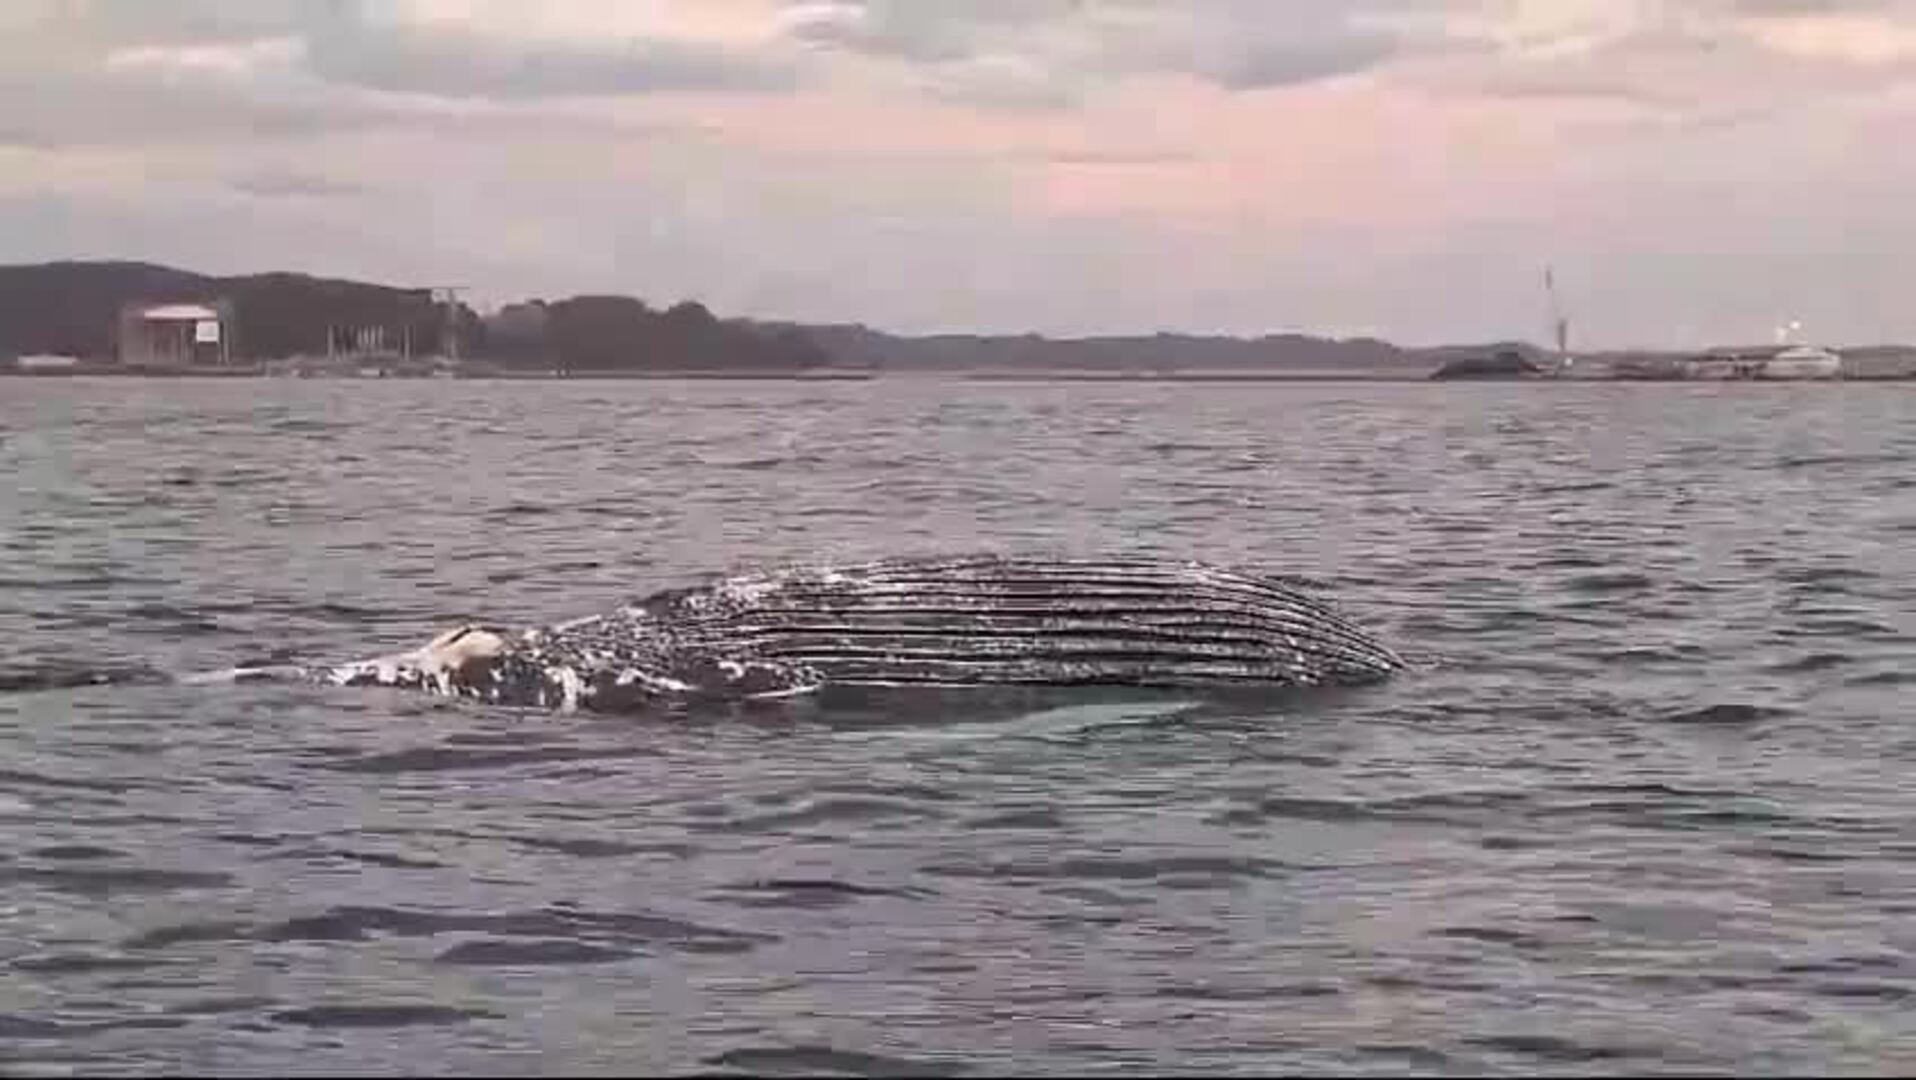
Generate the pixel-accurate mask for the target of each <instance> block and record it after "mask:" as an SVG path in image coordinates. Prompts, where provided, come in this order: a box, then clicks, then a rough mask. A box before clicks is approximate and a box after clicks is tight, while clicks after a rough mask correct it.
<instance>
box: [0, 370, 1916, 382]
mask: <svg viewBox="0 0 1916 1080" xmlns="http://www.w3.org/2000/svg"><path fill="white" fill-rule="evenodd" d="M0 376H4V377H12V378H20V379H151V380H157V381H170V380H216V381H232V380H238V379H257V380H262V381H274V382H282V381H283V382H392V381H398V382H442V381H457V382H648V381H649V382H790V383H808V382H813V383H815V382H875V381H910V380H914V379H924V380H941V381H946V382H975V383H1160V384H1161V383H1220V384H1231V383H1237V384H1246V383H1439V384H1443V385H1456V384H1459V383H1462V384H1471V383H1498V384H1508V383H1522V384H1532V385H1535V384H1551V385H1561V384H1566V383H1569V384H1576V385H1587V384H1593V383H1677V384H1683V385H1693V384H1699V383H1701V384H1721V383H1800V382H1824V383H1844V382H1867V383H1884V382H1913V381H1916V375H1912V374H1910V373H1908V372H1904V371H1895V372H1845V373H1844V374H1842V375H1841V376H1838V377H1835V378H1822V379H1787V378H1786V379H1709V378H1670V377H1667V376H1664V377H1659V376H1654V375H1651V376H1645V375H1634V374H1616V373H1605V374H1590V375H1572V376H1548V375H1546V376H1536V375H1530V376H1502V375H1489V376H1474V377H1464V378H1454V379H1433V378H1432V377H1431V372H1429V371H1380V370H1375V369H1366V370H1357V371H1322V370H1298V371H1118V372H1102V371H1082V370H1077V371H1074V370H1070V369H1053V370H1033V371H977V370H972V371H964V370H951V369H932V370H926V371H900V370H898V369H896V368H891V369H885V370H879V371H845V370H838V371H819V370H813V371H797V372H795V371H751V370H748V369H730V370H725V371H712V370H663V369H658V370H649V371H633V370H595V371H583V372H574V373H559V372H554V371H501V370H496V369H486V370H475V371H466V372H442V373H435V374H415V373H403V374H402V373H392V374H385V375H379V374H361V373H357V372H339V373H328V374H322V375H296V374H288V373H284V372H277V371H269V370H266V369H263V368H258V367H244V368H240V367H202V368H126V367H121V366H119V365H95V366H86V365H72V366H63V367H45V368H20V367H13V366H7V365H0Z"/></svg>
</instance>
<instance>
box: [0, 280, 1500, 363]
mask: <svg viewBox="0 0 1916 1080" xmlns="http://www.w3.org/2000/svg"><path fill="white" fill-rule="evenodd" d="M222 298H224V299H228V300H230V301H232V303H233V308H234V312H235V316H234V318H235V326H234V327H233V330H232V334H231V337H230V345H231V349H232V352H233V355H235V356H240V357H246V358H249V359H275V358H280V357H288V356H297V355H323V354H325V353H326V352H327V342H328V335H329V334H330V333H332V332H333V328H335V327H338V328H344V329H348V330H349V329H350V328H355V327H381V328H384V332H385V340H386V342H387V343H388V344H395V345H396V343H398V342H399V341H400V340H402V338H404V337H405V336H406V335H410V342H411V346H412V351H413V352H415V353H418V354H430V353H435V352H443V351H445V342H444V328H445V324H446V322H447V315H446V309H445V308H444V307H443V306H440V305H436V304H435V303H434V302H433V298H432V294H431V292H430V291H429V290H426V289H417V288H403V287H397V286H390V285H379V284H371V283H367V282H359V281H348V280H341V279H335V278H323V277H314V276H311V275H307V274H298V273H288V272H274V273H263V274H251V275H243V276H237V277H213V276H209V275H204V274H197V273H193V272H191V271H187V270H180V269H176V268H173V267H168V266H160V265H155V264H151V263H141V262H57V263H43V264H37V265H26V266H0V356H5V355H9V354H11V355H22V354H30V353H56V354H66V355H74V356H81V357H86V358H93V359H107V358H111V357H112V356H113V355H114V352H115V344H114V340H113V335H114V333H115V324H116V320H117V316H118V313H119V311H120V309H121V308H122V306H124V305H126V304H129V303H135V302H152V303H177V302H187V301H199V302H209V301H213V300H217V299H222ZM458 319H459V339H458V341H459V346H460V352H461V353H462V354H463V355H465V356H468V357H477V358H484V359H486V360H489V361H492V362H494V363H497V364H499V365H501V366H505V367H522V368H529V369H536V370H557V371H561V372H567V371H572V372H591V371H621V370H624V371H644V370H659V371H726V370H745V371H790V370H808V369H816V368H832V369H849V370H858V371H873V372H914V371H923V372H963V371H978V372H1010V371H1077V372H1095V373H1102V374H1123V373H1140V374H1141V373H1156V372H1195V371H1207V372H1273V373H1279V372H1289V371H1335V372H1349V373H1384V372H1388V373H1403V374H1412V375H1417V374H1427V373H1428V372H1429V371H1431V370H1434V369H1436V368H1437V367H1439V366H1441V365H1442V364H1443V363H1444V362H1445V361H1447V360H1451V359H1455V358H1456V357H1458V356H1460V355H1483V354H1486V353H1490V352H1493V351H1495V350H1498V349H1518V350H1522V351H1525V352H1528V351H1529V350H1530V348H1531V347H1530V346H1528V345H1521V344H1491V345H1484V346H1474V347H1451V348H1443V349H1406V348H1402V347H1399V346H1397V345H1393V344H1391V343H1390V342H1387V341H1380V340H1377V339H1376V338H1367V337H1359V338H1349V339H1332V338H1321V337H1311V336H1308V335H1303V334H1271V335H1263V336H1259V337H1227V336H1221V335H1194V334H1171V333H1159V334H1148V335H1114V336H1103V337H1082V338H1049V337H1044V336H1040V335H1036V334H1015V335H1012V334H1007V335H975V334H935V335H924V336H909V335H902V334H892V333H887V332H884V331H881V330H875V329H872V328H870V327H867V326H864V325H859V324H843V323H838V324H823V325H814V324H805V323H796V322H779V321H763V320H750V319H725V318H720V317H718V316H716V315H714V314H713V313H712V312H710V311H708V310H707V309H706V308H705V307H704V306H703V305H701V304H698V303H693V302H685V303H679V304H675V305H673V306H671V307H668V308H665V309H663V310H660V309H656V308H654V307H652V306H651V305H649V304H647V303H646V302H645V301H644V300H641V299H638V298H635V297H629V296H610V295H589V296H574V297H568V298H565V299H561V300H556V301H550V302H548V301H545V300H528V301H524V302H519V303H513V304H508V305H506V306H505V307H504V308H502V309H501V310H499V311H498V312H496V313H494V314H492V315H489V316H487V317H485V318H480V317H479V316H478V315H477V314H476V313H474V312H473V311H471V310H470V309H468V308H464V307H463V306H462V307H460V308H459V309H458Z"/></svg>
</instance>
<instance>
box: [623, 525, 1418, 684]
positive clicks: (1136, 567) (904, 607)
mask: <svg viewBox="0 0 1916 1080" xmlns="http://www.w3.org/2000/svg"><path fill="white" fill-rule="evenodd" d="M633 611H634V613H635V615H641V616H642V617H644V618H645V619H646V620H647V621H648V622H649V624H650V625H652V626H654V627H657V628H660V632H661V633H664V634H667V635H669V638H670V642H671V647H672V648H674V649H683V650H688V651H690V652H693V653H697V654H706V655H717V656H733V657H747V656H749V657H755V658H761V659H763V660H766V661H770V662H774V663H782V664H791V665H797V666H801V667H804V668H806V669H810V670H815V671H817V672H818V673H819V674H820V675H821V676H822V677H823V678H824V680H825V681H826V682H828V683H830V684H835V685H947V686H968V685H979V684H1020V683H1023V684H1040V683H1042V684H1052V685H1085V684H1100V683H1104V684H1128V685H1137V686H1170V687H1176V686H1202V685H1219V684H1223V685H1230V684H1267V685H1268V684H1279V685H1290V686H1317V685H1332V684H1344V685H1349V684H1361V683H1368V682H1374V681H1377V680H1380V679H1383V678H1386V677H1388V676H1389V675H1390V674H1391V673H1392V672H1394V671H1397V670H1399V669H1400V668H1402V667H1403V662H1402V660H1401V659H1399V658H1398V657H1397V656H1396V655H1395V654H1394V653H1393V652H1392V651H1391V650H1390V649H1388V648H1386V647H1385V646H1384V645H1382V644H1381V643H1380V642H1378V641H1377V640H1376V639H1375V638H1374V637H1372V636H1371V635H1370V634H1368V633H1366V632H1365V631H1364V630H1362V629H1360V628H1359V627H1358V626H1356V625H1355V624H1354V623H1352V622H1351V621H1350V620H1349V619H1347V618H1346V617H1345V616H1343V615H1341V614H1339V613H1338V612H1337V611H1336V610H1335V609H1333V608H1332V607H1331V606H1330V605H1329V604H1327V603H1325V602H1324V601H1322V600H1319V599H1317V598H1315V597H1312V596H1310V595H1308V594H1306V593H1305V592H1303V591H1301V590H1300V589H1297V588H1295V587H1293V586H1290V585H1287V584H1284V583H1281V582H1278V581H1276V580H1273V579H1270V578H1267V577H1262V576H1258V575H1254V574H1247V573H1241V572H1238V571H1233V570H1229V569H1224V568H1219V567H1214V566H1207V565H1203V564H1199V563H1193V562H1186V561H1172V560H1160V559H1152V558H1148V557H1135V558H1124V559H1062V558H1061V559H1043V558H1030V557H1005V556H990V555H985V556H968V557H957V558H949V559H888V560H879V561H874V562H868V563H859V564H853V565H840V566H814V567H790V568H781V569H775V570H765V571H756V572H748V573H741V574H737V575H733V576H730V577H726V578H723V579H721V580H719V581H716V582H713V583H709V584H705V585H701V586H697V587H693V588H688V589H679V590H674V591H671V592H667V593H661V594H658V595H655V596H653V597H651V598H648V599H647V600H645V601H642V602H640V603H639V604H638V605H636V606H635V608H634V609H633Z"/></svg>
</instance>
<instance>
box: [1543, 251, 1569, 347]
mask: <svg viewBox="0 0 1916 1080" xmlns="http://www.w3.org/2000/svg"><path fill="white" fill-rule="evenodd" d="M1543 291H1544V296H1545V297H1546V299H1547V300H1548V302H1549V306H1550V335H1551V337H1552V338H1553V339H1554V340H1555V341H1556V343H1557V367H1558V368H1564V367H1568V366H1569V364H1570V319H1569V317H1568V316H1566V315H1564V314H1563V310H1562V308H1561V307H1560V306H1559V305H1558V303H1557V273H1556V268H1555V267H1552V266H1545V267H1544V268H1543Z"/></svg>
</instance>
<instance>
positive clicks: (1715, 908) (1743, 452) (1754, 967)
mask: <svg viewBox="0 0 1916 1080" xmlns="http://www.w3.org/2000/svg"><path fill="white" fill-rule="evenodd" d="M0 390H4V393H5V396H4V398H0V466H4V470H5V474H6V475H7V477H8V478H9V480H10V481H11V482H10V483H8V484H6V485H4V486H0V543H3V544H4V547H3V548H0V686H4V687H8V688H10V689H8V690H7V691H6V692H0V830H3V831H0V836H3V837H4V846H3V847H0V881H3V882H4V889H0V911H3V912H4V917H3V918H0V1068H4V1069H5V1071H7V1072H9V1073H15V1072H18V1073H37V1072H46V1073H59V1072H62V1071H81V1072H86V1073H92V1074H98V1073H126V1072H156V1071H158V1072H185V1071H193V1070H204V1071H207V1072H212V1073H248V1074H267V1073H285V1074H300V1075H304V1074H317V1073H326V1074H339V1073H367V1072H395V1071H411V1072H425V1073H442V1072H479V1071H483V1072H486V1073H490V1074H495V1075H497V1074H531V1073H541V1074H545V1073H558V1072H566V1071H574V1070H576V1071H582V1072H587V1073H608V1072H622V1073H638V1072H647V1071H663V1072H671V1073H687V1072H708V1073H726V1072H754V1073H760V1074H778V1073H806V1074H812V1075H817V1074H864V1073H875V1074H885V1075H937V1074H954V1075H1002V1074H1006V1073H1010V1072H1013V1071H1023V1072H1029V1073H1035V1074H1066V1073H1069V1074H1072V1075H1144V1074H1153V1073H1156V1074H1162V1073H1176V1074H1183V1075H1196V1074H1200V1073H1202V1074H1207V1075H1208V1074H1213V1073H1219V1072H1231V1073H1268V1072H1272V1071H1286V1072H1299V1071H1306V1070H1322V1071H1328V1072H1333V1073H1338V1074H1360V1073H1405V1072H1412V1073H1419V1074H1444V1073H1458V1072H1470V1073H1499V1074H1518V1073H1522V1074H1547V1073H1589V1072H1622V1071H1626V1070H1643V1071H1645V1072H1651V1073H1658V1072H1677V1071H1689V1072H1694V1071H1699V1070H1713V1071H1738V1072H1770V1073H1817V1074H1820V1073H1824V1072H1828V1071H1842V1072H1846V1073H1850V1074H1877V1075H1903V1074H1905V1073H1907V1072H1908V1070H1910V1069H1911V1068H1912V1067H1916V1001H1913V1000H1912V997H1913V996H1916V782H1913V781H1912V770H1913V769H1916V710H1912V708H1911V702H1912V696H1911V690H1912V685H1913V680H1916V554H1912V553H1916V468H1912V465H1913V464H1916V396H1912V395H1913V394H1916V390H1913V389H1912V388H1908V387H1901V386H1885V385H1857V384H1851V385H1829V386H1815V385H1774V386H1759V385H1722V386H1669V385H1627V384H1572V385H1550V386H1515V385H1476V386H1463V385H1415V384H1397V385H1380V384H1350V385H1339V384H1298V385H1285V384H1258V385H1248V386H1247V385H1191V384H1182V385H1180V384H1149V385H1144V384H1140V385H1095V384H1083V383H1076V384H1051V385H1046V384H1002V383H1000V384H975V383H961V382H951V381H938V380H926V381H916V380H909V381H885V382H874V383H836V384H798V383H779V382H766V383H730V382H720V383H710V382H692V383H673V382H651V381H646V382H534V383H484V382H280V381H250V380H248V381H239V382H232V383H212V382H193V381H135V380H103V381H90V380H58V379H52V380H25V379H21V380H7V382H6V385H5V386H4V387H0ZM980 548H994V549H1002V550H1030V549H1045V550H1051V551H1060V552H1085V553H1089V552H1110V551H1133V550H1151V551H1159V552H1171V553H1177V554H1184V555H1190V556H1193V557H1199V558H1204V559H1210V560H1215V561H1219V562H1225V563H1231V564H1234V565H1242V566H1250V567H1256V568H1263V569H1268V570H1271V571H1274V572H1278V573H1283V574H1287V575H1295V576H1300V577H1302V578H1305V579H1307V580H1309V581H1312V582H1314V583H1316V585H1317V586H1318V587H1320V588H1321V589H1322V590H1324V592H1325V593H1326V594H1327V595H1330V596H1333V597H1334V598H1336V599H1337V600H1338V601H1339V602H1340V603H1341V604H1342V605H1343V607H1344V608H1345V610H1346V611H1347V612H1348V613H1350V614H1351V615H1353V616H1355V617H1357V618H1358V619H1359V620H1361V621H1363V622H1364V623H1366V624H1368V625H1369V626H1371V627H1373V628H1374V629H1376V630H1377V631H1378V632H1379V633H1380V634H1381V635H1383V636H1384V637H1385V638H1386V639H1387V640H1389V641H1390V642H1391V643H1392V644H1393V645H1395V646H1396V647H1398V648H1399V649H1400V650H1401V651H1403V652H1405V653H1406V654H1409V655H1410V656H1412V657H1413V658H1414V659H1415V660H1416V661H1417V662H1418V667H1417V669H1416V670H1414V671H1412V672H1410V673H1408V674H1406V675H1405V676H1404V677H1402V678H1401V679H1398V680H1396V681H1394V682H1392V683H1390V684H1388V685H1384V686H1379V687H1372V688H1365V689H1361V690H1351V691H1339V692H1329V693H1324V694H1303V695H1294V696H1288V697H1284V698H1282V699H1281V700H1277V701H1274V702H1269V703H1265V704H1263V705H1257V706H1249V705H1246V704H1245V703H1243V702H1215V701H1206V700H1203V699H1201V698H1197V697H1190V696H1182V697H1164V696H1158V697H1145V696H1136V697H1132V696H1128V695H1122V694H1118V695H1097V696H1086V697H1072V696H1069V695H1066V696H1062V697H1060V698H1059V699H1057V700H1043V701H1036V702H1030V701H1027V702H1007V701H1000V700H994V699H989V698H985V697H972V696H967V695H939V696H937V697H933V698H927V699H924V700H914V701H906V702H891V703H888V704H883V705H882V707H881V706H875V707H873V708H869V709H864V710H861V711H857V712H856V713H852V712H845V713H840V712H835V711H834V710H831V709H819V708H806V707H803V706H794V707H792V708H790V709H771V710H764V711H752V712H749V713H740V714H725V715H713V716H705V717H679V718H666V717H593V716H547V715H540V714H527V713H520V712H514V711H506V710H487V709H485V708H483V707H478V706H471V705H463V704H449V703H444V702H435V701H425V700H420V699H416V698H408V697H404V696H401V695H396V694H390V693H385V692H380V691H364V690H356V691H336V690H323V689H316V688H308V687H299V686H284V685H248V686H191V687H186V686H110V685H109V686H79V687H72V686H64V687H63V686H62V684H67V683H71V682H73V681H75V679H74V676H75V675H80V676H84V675H85V673H87V672H89V671H113V670H121V669H127V668H138V667H157V668H162V669H166V670H172V671H197V670H206V669H214V668H221V667H226V666H230V665H233V664H236V663H241V662H245V661H249V660H255V659H259V658H262V657H321V656H355V655H363V654H365V653H368V652H373V651H383V650H386V649H390V648H395V647H399V646H406V645H411V644H413V643H416V642H417V641H419V640H420V639H421V638H423V637H424V636H425V635H427V634H430V633H432V632H433V631H435V630H437V629H439V628H442V627H443V626H445V625H446V624H447V623H449V622H452V621H455V620H459V619H465V618H470V617H484V618H488V619H497V620H505V621H509V622H515V623H516V622H532V621H540V620H547V619H555V618H561V617H565V616H570V615H576V614H584V613H590V612H592V611H595V610H598V609H600V608H602V607H604V606H606V605H609V604H611V603H614V602H617V601H619V600H621V599H624V598H627V597H630V596H633V595H636V594H641V593H644V592H648V591H651V590H653V589H655V588H660V587H665V586H669V585H677V584H684V583H686V582H688V581H691V580H694V579H696V578H697V577H699V576H701V575H703V574H706V573H709V572H712V571H717V570H722V569H726V568H728V567H731V566H736V565H740V564H745V563H751V562H761V561H774V562H776V561H783V560H788V559H813V558H824V557H853V556H863V555H875V554H890V553H898V552H910V551H957V550H974V549H980Z"/></svg>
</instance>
